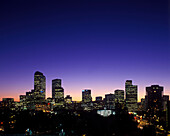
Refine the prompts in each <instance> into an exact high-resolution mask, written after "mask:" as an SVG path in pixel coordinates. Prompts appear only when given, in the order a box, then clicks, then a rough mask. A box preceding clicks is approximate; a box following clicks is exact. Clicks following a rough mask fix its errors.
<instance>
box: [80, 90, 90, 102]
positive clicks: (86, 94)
mask: <svg viewBox="0 0 170 136" xmlns="http://www.w3.org/2000/svg"><path fill="white" fill-rule="evenodd" d="M91 101H92V97H91V90H88V89H85V90H83V91H82V102H83V103H89V102H91Z"/></svg>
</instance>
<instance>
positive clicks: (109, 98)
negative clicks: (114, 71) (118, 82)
mask: <svg viewBox="0 0 170 136" xmlns="http://www.w3.org/2000/svg"><path fill="white" fill-rule="evenodd" d="M105 106H106V107H107V109H115V94H111V93H110V94H105Z"/></svg>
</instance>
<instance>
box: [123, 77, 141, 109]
mask: <svg viewBox="0 0 170 136" xmlns="http://www.w3.org/2000/svg"><path fill="white" fill-rule="evenodd" d="M137 90H138V87H137V85H133V84H132V80H127V81H126V83H125V91H126V106H127V108H128V111H129V112H134V111H137V110H138V107H137Z"/></svg>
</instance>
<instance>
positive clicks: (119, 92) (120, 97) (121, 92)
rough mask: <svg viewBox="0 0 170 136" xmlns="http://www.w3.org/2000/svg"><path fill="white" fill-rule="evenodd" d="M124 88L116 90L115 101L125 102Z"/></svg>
mask: <svg viewBox="0 0 170 136" xmlns="http://www.w3.org/2000/svg"><path fill="white" fill-rule="evenodd" d="M124 101H125V100H124V90H115V102H116V103H121V104H122V103H124Z"/></svg>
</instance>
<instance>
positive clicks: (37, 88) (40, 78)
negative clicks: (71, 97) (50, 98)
mask: <svg viewBox="0 0 170 136" xmlns="http://www.w3.org/2000/svg"><path fill="white" fill-rule="evenodd" d="M45 94H46V77H45V76H44V75H43V73H41V72H39V71H36V72H35V74H34V99H35V100H36V102H42V101H44V100H45Z"/></svg>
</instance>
